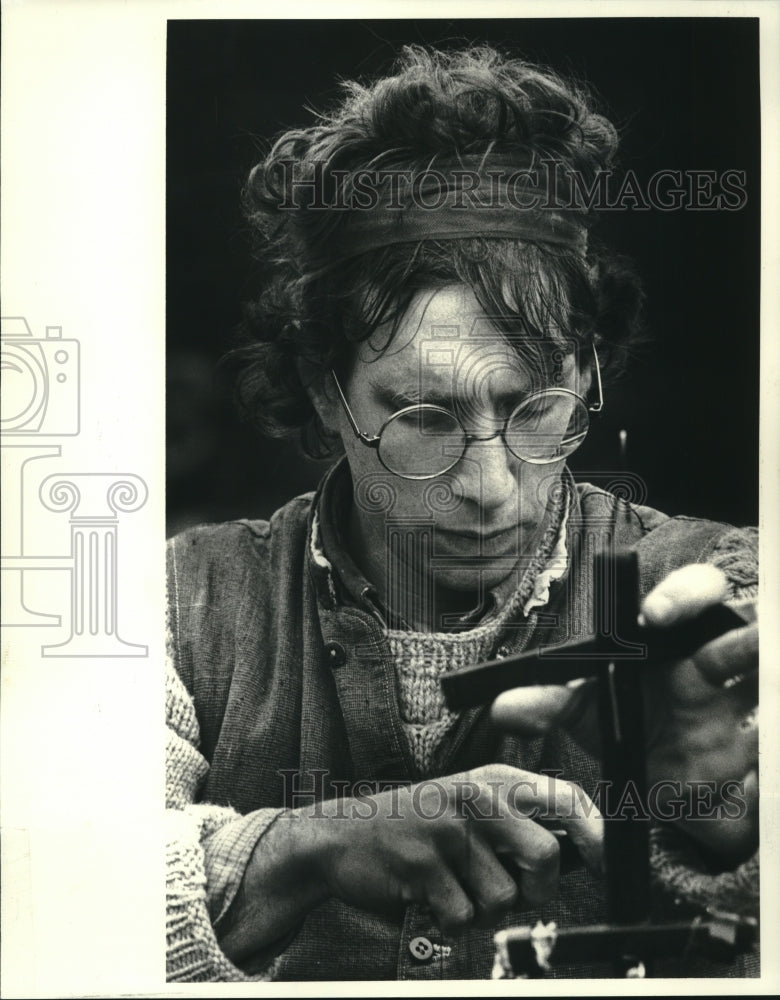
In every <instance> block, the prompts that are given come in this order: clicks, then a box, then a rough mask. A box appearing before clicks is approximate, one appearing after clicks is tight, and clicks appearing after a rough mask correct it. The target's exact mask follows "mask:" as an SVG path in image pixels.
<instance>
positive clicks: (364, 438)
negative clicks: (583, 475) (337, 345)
mask: <svg viewBox="0 0 780 1000" xmlns="http://www.w3.org/2000/svg"><path fill="white" fill-rule="evenodd" d="M590 345H591V349H592V351H593V361H594V369H595V374H596V389H597V392H598V399H597V400H596V402H595V403H592V404H591V405H590V406H587V409H588V412H589V413H601V411H602V410H603V409H604V391H603V388H602V383H601V366H600V364H599V356H598V354H597V352H596V344H595V342H594V341H593V340H591V342H590ZM330 374H331V377H332V378H333V382H334V385H335V386H336V391H337V392H338V395H339V399H340V401H341V405H342V407H343V408H344V412H345V414H346V416H347V420H348V421H349V424H350V426H351V428H352V431H353V432H354V434H355V437H356V438H357V439H358V440H359V441H361V442H362V443H363V444H364V445H366V446H368V447H369V448H373V449H374V450H375V451H376V452H377V454H378V457H379V461H380V462H382V465H384V466H385V468H386V469H387V471H388V472H391V473H392V474H393V475H395V476H400V477H401V478H402V479H416V480H424V479H435V478H436V477H437V476H442V475H444V473H445V472H449V470H450V469H452V468H454V467H455V466H456V465H457V464H458V462H459V461H460V460H461V458H463V455H464V453H465V451H466V448H468V446H469V443H470V442H471V441H490V440H492V439H493V438H496V437H498V436H499V435H500V436H501V437H502V438H504V443H505V444H506V439H505V434H506V431H507V428H508V427H509V425H510V424H511V422H512V418H513V417H514V415H515V414H516V413H517V411H518V410H519V409H520V408H521V407H523V406H526V405H527V404H528V402H529V401H530V400H533V399H535V398H536V397H537V396H541V395H543V394H544V393H545V392H549V391H550V390H549V389H541V390H540V391H539V392H534V393H531V395H530V396H528V397H526V399H524V400H523V401H522V402H521V403H518V405H517V406H516V407H515V408H514V410H512V412H511V413H510V414H509V416H508V417H507V418H506V420H505V422H504V426H503V428H502V429H501V430H500V431H496V433H495V434H491V435H490V436H489V437H481V436H480V435H478V434H468V433H467V431H466V429H465V427H464V426H463V424H462V423H461V421H460V419H459V418H458V417H457V415H456V414H454V413H452V412H451V411H450V410H447V409H445V408H444V407H443V406H436V405H435V404H432V403H425V404H423V403H413V404H412V405H411V406H404V407H402V408H401V409H400V410H396V411H395V413H391V414H390V416H389V417H388V418H387V420H385V422H384V423H383V424H382V426H381V427H380V428H379V433H378V434H373V435H371V434H366V433H365V432H364V431H361V429H360V427H359V426H358V422H357V420H355V416H354V414H353V413H352V409H351V407H350V405H349V403H348V402H347V397H346V396H345V395H344V390H343V389H342V388H341V383H340V382H339V379H338V376H337V375H336V372H335V371H334V370H333V369H332V368H331V370H330ZM553 391H555V392H563V393H567V394H568V395H571V396H574V397H575V398H576V399H579V400H580V401H581V402H582V403H585V398H584V397H583V396H581V395H580V393H578V392H575V391H574V390H573V389H562V388H556V389H555V390H553ZM586 405H587V404H586ZM423 406H424V408H425V409H426V410H428V411H431V412H435V413H441V414H444V416H446V417H449V418H450V419H452V420H455V422H456V423H457V424H458V425H459V426H460V429H461V431H462V432H463V437H464V440H463V451H462V452H461V453H460V455H459V456H458V457H457V458H455V459H454V460H453V462H452V463H451V464H450V465H448V466H447V467H446V468H444V469H441V470H439V471H438V472H431V473H425V474H423V473H415V474H414V475H411V474H404V473H402V472H397V471H396V470H395V469H390V468H388V467H387V465H385V462H384V460H383V459H382V455H381V452H379V443H380V441H381V440H382V434H383V433H384V430H385V428H386V427H387V425H388V424H389V423H391V422H392V421H393V420H397V419H398V418H399V417H402V416H403V415H404V414H405V413H410V412H412V411H417V410H419V409H420V408H421V407H423ZM506 446H507V447H508V448H509V450H510V451H512V449H511V447H509V445H508V444H506ZM574 450H576V449H574ZM512 454H513V455H515V457H516V458H519V459H520V461H521V462H529V464H531V465H550V464H551V463H552V462H555V461H557V459H556V458H551V459H543V460H542V459H539V460H535V461H534V460H529V459H527V458H522V457H521V456H520V455H516V454H515V452H514V451H512ZM564 457H565V456H564Z"/></svg>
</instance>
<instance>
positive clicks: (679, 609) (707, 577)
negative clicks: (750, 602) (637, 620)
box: [641, 563, 728, 625]
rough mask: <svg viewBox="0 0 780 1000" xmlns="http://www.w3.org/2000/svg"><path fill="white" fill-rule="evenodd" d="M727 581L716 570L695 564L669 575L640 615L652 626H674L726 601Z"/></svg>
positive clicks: (647, 599) (649, 598) (719, 571)
mask: <svg viewBox="0 0 780 1000" xmlns="http://www.w3.org/2000/svg"><path fill="white" fill-rule="evenodd" d="M727 593H728V584H727V582H726V577H725V576H724V574H723V573H722V572H721V570H719V569H717V567H715V566H709V565H707V564H706V563H694V564H692V565H690V566H683V567H682V568H681V569H677V570H675V571H674V572H673V573H670V574H669V576H667V577H666V578H665V579H664V580H662V581H661V583H659V584H658V586H657V587H655V588H654V589H653V590H652V591H651V592H650V593H649V594H648V595H647V597H646V598H645V599H644V601H643V602H642V607H641V615H642V617H643V618H644V619H645V621H647V622H648V623H649V624H650V625H671V624H673V623H674V622H678V621H685V620H686V619H688V618H695V617H696V615H697V614H698V613H699V612H700V611H703V610H704V608H706V607H709V605H710V604H717V603H718V601H722V600H724V599H725V597H726V595H727Z"/></svg>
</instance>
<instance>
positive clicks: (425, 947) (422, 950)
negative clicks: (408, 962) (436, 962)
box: [409, 937, 433, 962]
mask: <svg viewBox="0 0 780 1000" xmlns="http://www.w3.org/2000/svg"><path fill="white" fill-rule="evenodd" d="M409 951H410V952H411V955H412V958H416V959H417V961H418V962H427V961H428V959H429V958H430V957H431V955H432V954H433V945H432V944H431V942H430V941H429V940H428V938H427V937H416V938H412V940H411V941H410V942H409Z"/></svg>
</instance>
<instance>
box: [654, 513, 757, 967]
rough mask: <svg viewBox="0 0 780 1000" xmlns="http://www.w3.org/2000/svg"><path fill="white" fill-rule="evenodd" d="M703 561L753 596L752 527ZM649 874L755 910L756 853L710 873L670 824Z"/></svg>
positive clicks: (672, 890) (682, 894) (687, 897)
mask: <svg viewBox="0 0 780 1000" xmlns="http://www.w3.org/2000/svg"><path fill="white" fill-rule="evenodd" d="M704 559H705V561H706V562H709V563H711V564H712V565H713V566H717V567H718V568H719V569H721V570H723V572H724V574H725V576H726V579H727V581H728V585H729V592H728V595H727V600H728V601H744V600H748V599H751V598H752V599H755V598H756V597H757V596H758V531H757V529H756V528H732V529H730V530H727V531H726V532H724V533H723V534H722V535H720V536H719V537H718V538H717V539H716V540H715V541H714V543H713V544H712V546H711V547H710V549H709V551H708V552H707V553H705V556H704ZM651 860H652V867H653V872H654V876H655V878H656V879H657V881H658V882H659V883H660V885H661V886H662V887H663V889H664V891H665V892H666V893H668V894H669V895H670V896H671V897H673V898H674V899H676V900H679V901H681V902H685V903H689V904H693V905H695V906H699V907H711V908H714V909H717V910H723V911H727V912H729V913H735V914H739V915H742V916H752V917H758V914H759V902H760V896H759V855H758V852H756V854H755V855H754V856H753V857H752V858H750V859H749V860H748V861H746V862H745V863H744V864H741V865H739V866H738V867H737V868H736V869H734V870H733V871H725V872H720V873H718V874H713V873H712V872H711V871H709V870H708V868H707V866H706V864H704V862H703V861H702V858H701V856H700V854H699V852H698V851H697V849H696V845H695V844H694V843H693V842H692V841H691V840H690V839H689V838H688V837H685V836H684V835H683V834H682V833H681V832H680V831H679V830H678V829H677V828H676V827H673V826H669V825H664V826H659V827H656V828H655V829H654V830H653V831H652V834H651ZM741 964H742V965H743V967H744V969H743V971H742V972H741V974H742V975H748V976H751V975H758V974H759V972H758V959H757V956H746V957H744V958H743V959H742V960H741Z"/></svg>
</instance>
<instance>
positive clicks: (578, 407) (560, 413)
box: [379, 389, 589, 479]
mask: <svg viewBox="0 0 780 1000" xmlns="http://www.w3.org/2000/svg"><path fill="white" fill-rule="evenodd" d="M588 425H589V418H588V408H587V406H586V405H585V403H584V402H583V400H582V399H580V398H579V397H578V396H577V395H575V394H574V393H571V392H566V391H565V390H562V389H549V390H546V391H543V392H539V393H536V394H535V395H533V396H531V397H529V398H528V399H527V400H525V401H524V402H523V403H522V404H521V405H520V406H518V407H517V409H516V410H515V411H514V412H513V413H512V415H511V417H510V419H509V421H508V423H507V427H506V430H505V433H504V441H505V442H506V446H507V447H508V448H509V449H510V451H511V452H512V453H513V454H514V455H515V456H516V457H517V458H520V459H522V460H523V461H526V462H531V463H534V464H540V465H541V464H547V463H550V462H554V461H557V460H559V459H561V458H565V457H566V456H567V455H570V454H571V453H572V452H573V451H575V450H576V449H577V448H578V447H579V446H580V445H581V444H582V442H583V440H584V438H585V435H586V434H587V432H588ZM467 441H468V438H467V435H466V432H465V431H464V429H463V426H462V425H461V423H460V421H459V420H458V419H457V418H456V417H455V415H454V414H452V413H449V412H448V411H447V410H443V409H440V408H439V407H437V406H425V405H421V406H412V407H408V408H407V409H405V410H401V411H400V412H399V413H396V414H394V415H393V416H392V417H391V418H390V420H388V422H387V423H386V424H385V426H384V428H383V430H382V433H381V437H380V441H379V457H380V459H381V461H382V463H383V465H384V466H385V468H387V469H388V470H389V471H390V472H393V473H395V474H396V475H399V476H404V477H406V478H407V479H427V478H429V477H431V476H436V475H440V474H441V473H443V472H447V470H448V469H451V468H452V467H453V466H454V465H456V464H457V462H458V461H460V459H461V458H462V456H463V453H464V452H465V450H466V445H467ZM490 444H491V445H493V446H494V445H495V444H496V442H490Z"/></svg>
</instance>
